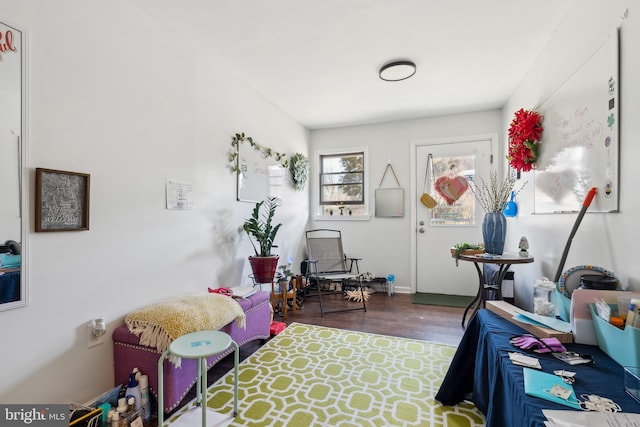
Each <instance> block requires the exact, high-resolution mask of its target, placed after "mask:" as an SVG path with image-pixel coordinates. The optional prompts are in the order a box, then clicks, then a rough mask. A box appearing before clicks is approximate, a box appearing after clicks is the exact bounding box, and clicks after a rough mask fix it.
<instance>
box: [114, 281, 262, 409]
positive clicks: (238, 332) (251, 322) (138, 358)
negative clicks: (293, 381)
mask: <svg viewBox="0 0 640 427" xmlns="http://www.w3.org/2000/svg"><path fill="white" fill-rule="evenodd" d="M237 301H238V303H239V304H240V306H241V307H242V310H243V311H244V312H245V314H246V325H247V326H246V329H242V328H240V327H238V326H237V325H236V322H235V321H234V322H231V323H229V324H227V325H226V326H224V327H223V328H222V329H220V330H221V331H223V332H226V333H228V334H229V335H230V336H231V338H232V339H233V340H234V341H235V342H237V343H238V345H239V346H242V345H244V344H246V343H248V342H250V341H255V340H266V339H267V338H269V336H270V334H269V326H270V325H271V317H272V316H271V304H270V302H269V293H268V292H264V291H258V292H256V293H255V294H253V295H251V296H250V297H248V298H244V299H239V300H237ZM232 351H233V347H229V349H227V350H225V351H223V352H222V353H218V354H216V355H213V356H211V357H209V358H207V368H208V369H210V368H211V367H212V366H213V365H215V364H216V363H218V362H219V361H220V360H222V359H223V358H224V357H225V356H226V355H228V354H229V353H231V352H232ZM113 356H114V365H115V366H114V368H115V373H114V379H115V384H116V385H117V384H126V383H127V381H128V379H129V374H130V373H131V371H132V370H133V368H138V369H139V370H140V371H141V372H142V373H143V374H145V375H148V376H149V387H150V388H151V391H152V393H153V394H154V395H155V396H156V398H157V397H158V360H159V359H160V353H158V350H157V349H156V348H153V347H147V346H144V345H141V344H140V337H138V336H136V335H134V334H132V333H131V332H129V329H128V328H127V326H126V325H122V326H119V327H118V328H116V329H115V330H114V331H113ZM196 362H197V361H196V360H194V359H183V360H182V361H181V364H180V367H176V366H175V365H174V364H173V363H172V362H170V361H169V360H165V361H164V404H163V405H161V404H160V402H158V408H160V407H161V406H162V407H163V408H164V412H165V413H169V412H171V411H172V410H174V409H175V408H176V407H177V406H178V404H179V403H180V402H181V401H182V399H184V397H185V396H186V394H187V393H188V392H189V390H190V389H191V387H192V386H193V385H194V384H195V383H196V379H197V365H196Z"/></svg>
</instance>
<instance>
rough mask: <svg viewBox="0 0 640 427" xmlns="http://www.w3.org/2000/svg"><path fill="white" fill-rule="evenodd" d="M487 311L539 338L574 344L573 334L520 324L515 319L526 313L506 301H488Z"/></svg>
mask: <svg viewBox="0 0 640 427" xmlns="http://www.w3.org/2000/svg"><path fill="white" fill-rule="evenodd" d="M487 310H489V311H492V312H494V313H495V314H497V315H498V316H500V317H503V318H505V319H507V320H508V321H509V322H511V323H513V324H514V325H518V326H520V327H521V328H522V329H524V330H526V331H528V332H530V333H532V334H533V335H535V336H536V337H538V338H551V337H553V338H557V339H558V341H560V342H561V343H565V344H566V343H572V342H573V334H572V333H571V332H560V331H556V330H555V329H549V328H545V327H542V326H535V325H530V324H528V323H524V322H520V321H518V320H516V319H514V318H513V316H514V315H515V314H517V313H526V311H525V310H522V309H519V308H518V307H516V306H515V305H511V304H509V303H508V302H506V301H487Z"/></svg>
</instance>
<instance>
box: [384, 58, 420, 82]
mask: <svg viewBox="0 0 640 427" xmlns="http://www.w3.org/2000/svg"><path fill="white" fill-rule="evenodd" d="M415 73H416V64H415V63H413V62H412V61H393V62H389V63H388V64H385V65H383V66H382V68H380V71H379V73H378V74H379V75H380V78H381V79H382V80H384V81H387V82H398V81H400V80H406V79H408V78H409V77H411V76H413V75H414V74H415Z"/></svg>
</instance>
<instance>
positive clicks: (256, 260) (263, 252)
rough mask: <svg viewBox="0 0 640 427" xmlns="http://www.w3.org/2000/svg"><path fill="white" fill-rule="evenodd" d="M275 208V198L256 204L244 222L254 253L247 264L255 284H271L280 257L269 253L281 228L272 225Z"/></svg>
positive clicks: (277, 225)
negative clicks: (249, 266)
mask: <svg viewBox="0 0 640 427" xmlns="http://www.w3.org/2000/svg"><path fill="white" fill-rule="evenodd" d="M277 206H278V199H277V198H275V197H269V198H267V199H266V200H263V201H261V202H258V203H256V206H255V207H254V208H253V211H252V213H251V217H250V218H248V219H247V220H245V222H244V226H243V228H244V231H245V232H246V233H247V235H248V236H249V241H250V242H251V246H253V250H254V251H255V256H250V257H249V263H250V264H251V270H252V271H253V278H254V280H255V281H256V283H271V282H272V281H273V276H274V275H275V273H276V268H277V266H278V260H279V258H280V257H279V256H278V255H274V254H272V253H271V249H272V248H273V242H274V240H275V237H276V234H277V233H278V230H280V227H281V226H282V224H276V225H274V224H273V217H274V216H275V213H276V207H277ZM254 240H255V243H254Z"/></svg>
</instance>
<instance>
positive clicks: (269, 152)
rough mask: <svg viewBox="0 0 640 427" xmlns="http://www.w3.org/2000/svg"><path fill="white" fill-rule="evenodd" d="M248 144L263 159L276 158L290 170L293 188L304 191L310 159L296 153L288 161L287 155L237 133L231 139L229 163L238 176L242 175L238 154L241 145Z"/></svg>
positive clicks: (282, 165)
mask: <svg viewBox="0 0 640 427" xmlns="http://www.w3.org/2000/svg"><path fill="white" fill-rule="evenodd" d="M245 142H246V143H248V144H249V145H250V146H251V147H253V149H254V150H256V151H259V152H260V154H261V155H262V157H264V158H265V159H266V158H268V157H275V159H276V161H277V162H278V163H279V164H280V166H281V167H283V168H284V169H289V171H290V172H291V179H292V180H293V186H294V188H295V189H296V190H298V191H302V190H303V189H304V186H305V184H306V183H307V179H308V178H309V159H307V157H306V156H305V155H304V154H302V153H295V154H293V155H292V156H291V160H287V159H286V157H287V155H286V154H285V153H280V152H278V151H275V150H273V149H271V148H269V147H265V146H263V145H260V144H258V143H257V142H255V141H254V140H253V138H252V137H250V136H246V135H245V134H244V132H240V133H236V134H235V135H234V136H233V137H232V138H231V152H230V154H229V163H230V167H231V170H232V171H233V172H235V173H236V174H238V173H240V167H239V165H238V153H239V148H240V144H243V143H245Z"/></svg>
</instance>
